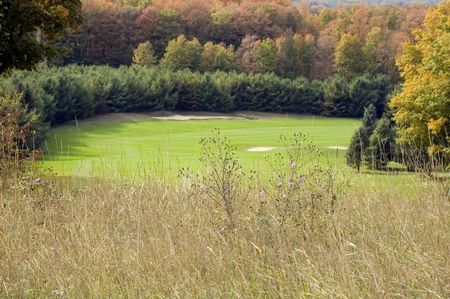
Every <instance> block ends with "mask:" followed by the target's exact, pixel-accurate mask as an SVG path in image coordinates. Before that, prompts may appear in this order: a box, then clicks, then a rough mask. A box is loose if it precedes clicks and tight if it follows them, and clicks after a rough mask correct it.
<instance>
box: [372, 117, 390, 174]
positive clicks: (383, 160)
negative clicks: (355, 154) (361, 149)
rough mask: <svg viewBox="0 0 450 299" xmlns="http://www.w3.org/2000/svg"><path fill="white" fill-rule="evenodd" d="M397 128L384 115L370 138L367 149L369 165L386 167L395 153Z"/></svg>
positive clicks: (377, 168) (376, 167) (378, 167)
mask: <svg viewBox="0 0 450 299" xmlns="http://www.w3.org/2000/svg"><path fill="white" fill-rule="evenodd" d="M395 135H396V133H395V128H394V126H393V124H392V122H391V120H390V119H389V118H388V117H386V116H385V117H382V118H381V119H380V120H379V121H378V122H377V126H376V128H375V130H374V131H373V133H372V135H371V136H370V139H369V145H368V147H367V149H366V164H367V167H369V168H371V169H376V170H382V169H385V168H386V166H387V164H388V162H389V161H392V160H393V158H394V154H395Z"/></svg>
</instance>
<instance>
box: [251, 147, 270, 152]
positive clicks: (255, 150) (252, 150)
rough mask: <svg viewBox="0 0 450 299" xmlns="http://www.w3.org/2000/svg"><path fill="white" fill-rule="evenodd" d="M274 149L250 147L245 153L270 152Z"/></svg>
mask: <svg viewBox="0 0 450 299" xmlns="http://www.w3.org/2000/svg"><path fill="white" fill-rule="evenodd" d="M274 149H276V147H272V146H258V147H252V148H249V149H248V150H247V152H270V151H273V150H274Z"/></svg>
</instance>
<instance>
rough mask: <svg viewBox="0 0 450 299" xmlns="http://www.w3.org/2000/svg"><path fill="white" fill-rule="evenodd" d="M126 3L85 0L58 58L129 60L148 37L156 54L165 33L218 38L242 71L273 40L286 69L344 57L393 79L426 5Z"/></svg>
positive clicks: (308, 69) (309, 68)
mask: <svg viewBox="0 0 450 299" xmlns="http://www.w3.org/2000/svg"><path fill="white" fill-rule="evenodd" d="M124 3H126V4H121V3H116V1H107V0H87V1H84V2H83V10H82V16H83V24H82V26H81V27H80V30H79V32H75V33H69V34H67V35H66V36H65V38H64V39H63V40H62V41H61V44H62V45H64V46H66V47H68V48H70V49H71V51H72V54H70V55H68V56H66V57H65V58H64V59H63V60H62V61H60V63H63V64H68V63H77V64H87V65H90V64H95V65H100V64H101V65H103V64H107V65H111V66H120V65H130V64H131V63H132V51H133V49H135V48H136V47H137V46H138V45H139V44H141V43H144V42H147V41H149V42H150V43H151V44H152V46H153V48H154V51H155V55H156V58H157V59H158V60H159V59H161V58H162V57H163V56H164V53H165V50H166V48H167V45H168V43H169V41H171V40H174V39H176V38H177V37H179V36H180V35H184V36H185V37H186V39H188V40H192V39H194V38H196V39H198V41H199V43H200V44H202V45H204V44H209V43H212V44H215V45H217V44H223V45H224V47H225V48H226V49H227V51H230V47H232V48H233V49H234V52H235V56H236V62H237V66H238V67H239V68H240V70H241V71H245V72H253V71H265V67H267V66H258V65H257V64H256V65H255V63H254V62H253V59H254V57H253V56H254V55H253V54H252V52H258V51H257V49H260V50H259V51H260V52H262V53H260V54H261V55H263V54H267V55H270V53H271V52H270V51H274V48H276V49H277V51H278V56H280V57H282V58H281V59H280V60H279V61H278V65H276V67H274V66H273V64H269V67H268V68H269V70H273V69H274V68H275V70H276V72H277V74H278V75H280V76H283V77H289V78H292V77H295V76H304V77H307V78H310V79H320V80H323V79H326V78H328V77H329V76H332V75H334V74H335V73H336V72H340V70H339V68H341V67H342V66H345V65H347V64H348V65H350V66H351V68H352V70H349V71H344V73H346V74H347V75H349V76H352V75H353V73H355V72H356V74H357V75H358V74H361V71H362V70H363V72H365V71H366V70H367V69H370V70H371V71H372V72H374V73H384V74H387V75H389V76H390V77H391V80H393V81H398V80H399V73H398V69H397V67H396V65H395V57H396V56H397V55H398V54H399V53H400V51H401V44H402V43H403V42H404V41H407V40H411V39H412V31H413V29H415V28H417V27H419V26H420V25H421V23H422V21H423V18H424V16H425V13H426V9H427V7H426V6H424V5H414V6H389V5H383V6H370V5H364V4H358V5H349V6H341V7H337V8H332V9H331V8H322V9H320V10H314V9H312V8H311V7H308V6H307V5H300V6H295V5H293V4H292V3H291V1H278V0H265V1H250V0H242V1H206V0H193V1H175V0H173V1H172V0H169V1H160V0H154V1H151V3H149V2H148V1H143V2H141V1H139V3H134V2H133V1H125V2H124ZM127 4H134V5H135V6H131V5H127ZM268 39H269V40H268ZM274 44H275V46H274ZM264 51H267V52H264ZM255 55H256V54H255Z"/></svg>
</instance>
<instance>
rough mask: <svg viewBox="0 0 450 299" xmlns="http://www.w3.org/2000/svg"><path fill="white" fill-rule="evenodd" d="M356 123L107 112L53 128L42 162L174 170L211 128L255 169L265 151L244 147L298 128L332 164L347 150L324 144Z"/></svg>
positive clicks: (64, 170) (189, 161)
mask: <svg viewBox="0 0 450 299" xmlns="http://www.w3.org/2000/svg"><path fill="white" fill-rule="evenodd" d="M358 125H359V121H358V120H354V119H339V118H323V117H312V116H305V117H283V116H281V115H278V116H277V117H275V118H260V119H252V120H250V119H220V120H219V119H211V120H189V121H175V120H157V119H153V118H152V117H150V116H145V115H126V114H120V115H107V116H103V117H98V118H94V119H90V120H85V121H81V122H79V123H78V125H77V124H76V123H71V124H67V125H64V126H61V127H57V128H55V129H53V130H52V132H51V135H50V136H49V137H48V139H47V144H46V154H45V157H44V159H43V161H42V163H41V165H42V166H43V167H52V168H53V169H54V170H55V171H57V172H58V173H60V174H76V175H83V174H86V173H91V174H92V172H93V171H94V172H95V171H98V172H101V173H103V172H104V171H105V170H106V171H110V170H111V169H114V170H119V171H122V172H127V173H128V174H130V172H132V173H136V170H137V171H138V172H140V171H142V169H145V170H148V169H151V170H153V171H156V173H158V174H162V173H176V172H177V170H178V169H179V167H182V166H193V167H195V165H196V163H197V161H198V158H199V154H200V153H199V152H200V146H199V141H200V139H201V138H202V137H204V136H208V135H211V131H212V130H214V129H215V128H219V129H220V130H221V132H222V134H223V135H225V136H228V137H230V138H231V140H232V142H233V144H234V145H236V146H237V147H238V151H239V155H240V156H241V157H242V158H243V159H244V163H245V164H246V165H247V166H249V167H253V168H255V167H256V168H258V167H259V166H258V165H259V163H260V162H262V161H263V159H264V157H266V156H267V153H266V152H247V150H248V149H249V148H251V147H259V146H273V147H278V146H281V145H282V144H281V141H280V135H282V134H285V135H292V134H294V133H298V132H301V133H303V134H306V136H307V137H308V139H309V140H311V141H312V142H313V143H314V144H315V145H317V146H318V147H320V148H321V149H323V150H324V152H325V153H327V155H326V156H328V157H329V158H330V160H331V161H332V163H337V164H341V165H342V164H343V163H344V153H345V151H342V150H330V149H328V147H330V146H344V147H345V146H347V144H348V143H349V140H350V137H351V135H352V134H353V132H354V130H355V128H356V127H357V126H358ZM336 157H338V159H337V160H336ZM139 165H141V166H142V165H143V166H144V167H143V168H139ZM174 171H175V172H174Z"/></svg>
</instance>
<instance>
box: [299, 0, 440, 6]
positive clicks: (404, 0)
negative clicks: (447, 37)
mask: <svg viewBox="0 0 450 299" xmlns="http://www.w3.org/2000/svg"><path fill="white" fill-rule="evenodd" d="M293 2H294V3H295V4H301V3H303V2H307V3H308V4H310V5H311V6H313V7H314V6H318V7H323V6H325V7H336V6H339V5H346V4H355V3H366V4H372V5H385V4H392V5H411V4H438V3H439V2H440V0H310V1H302V0H293Z"/></svg>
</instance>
